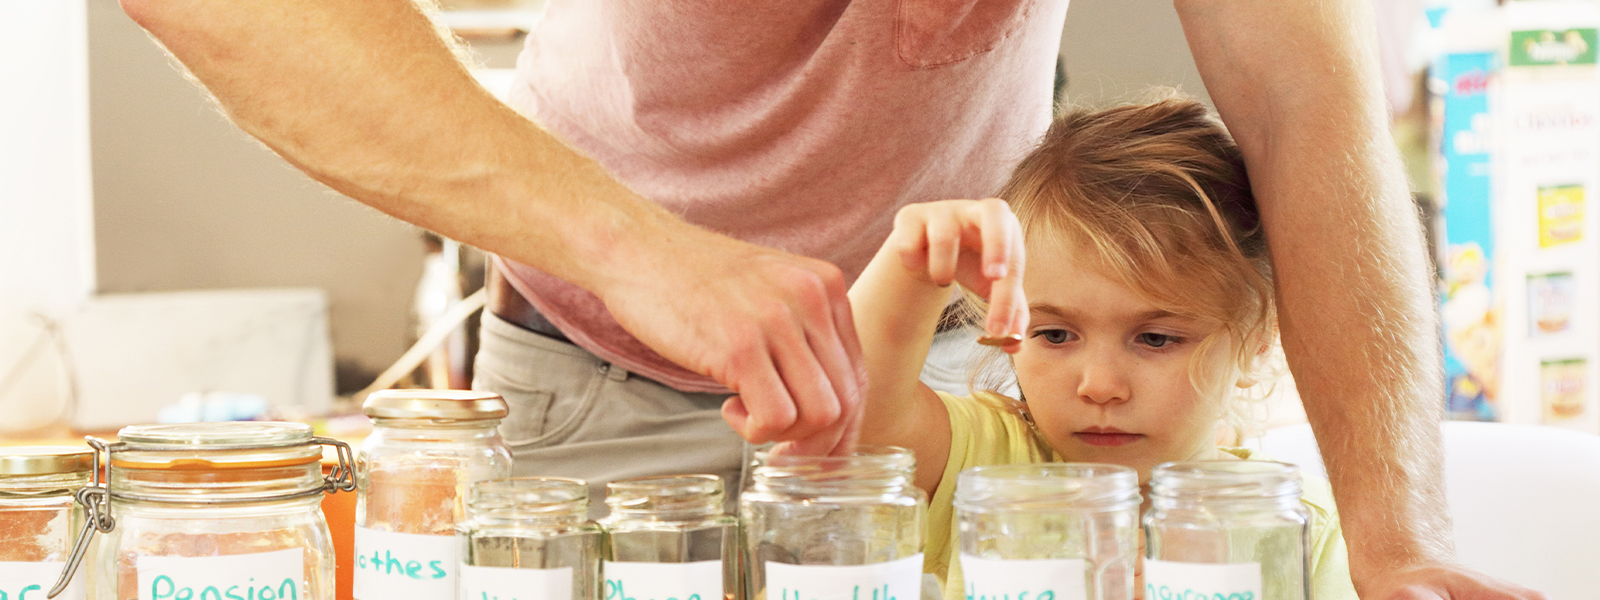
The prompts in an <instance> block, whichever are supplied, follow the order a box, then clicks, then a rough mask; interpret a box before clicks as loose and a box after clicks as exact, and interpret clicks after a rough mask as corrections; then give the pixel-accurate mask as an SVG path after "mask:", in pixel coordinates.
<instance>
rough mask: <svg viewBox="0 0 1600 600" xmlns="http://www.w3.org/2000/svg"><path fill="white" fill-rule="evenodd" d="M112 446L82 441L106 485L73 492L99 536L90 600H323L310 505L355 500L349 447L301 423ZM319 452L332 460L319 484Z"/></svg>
mask: <svg viewBox="0 0 1600 600" xmlns="http://www.w3.org/2000/svg"><path fill="white" fill-rule="evenodd" d="M117 437H118V438H119V441H118V442H117V443H115V444H107V443H105V442H102V441H100V440H95V439H91V440H90V444H91V445H92V446H94V447H95V448H96V449H97V450H100V451H103V452H105V454H106V456H107V457H108V458H107V461H108V464H109V468H108V469H107V473H108V475H109V478H110V479H109V481H108V483H107V484H106V485H105V486H100V485H98V484H99V482H98V481H93V482H92V483H91V485H90V486H89V487H87V488H84V491H83V492H80V495H81V497H82V498H83V500H84V501H85V503H86V504H87V505H88V511H89V512H88V517H89V522H90V526H91V527H94V528H95V529H96V530H98V531H100V532H102V533H104V534H105V537H104V539H103V540H101V545H100V557H99V560H98V561H96V564H95V566H94V569H95V573H94V576H93V577H91V578H90V579H91V580H92V581H94V588H95V589H94V590H93V591H92V592H91V593H90V597H92V598H96V599H104V600H135V599H137V600H166V599H172V600H188V599H190V598H194V599H199V598H234V597H239V598H254V599H256V600H278V599H283V598H293V599H296V600H298V599H310V600H333V598H334V578H333V576H334V572H333V561H334V557H333V541H332V538H331V537H330V535H329V532H328V523H327V521H326V520H325V519H324V518H323V515H322V511H321V509H320V503H321V502H322V496H323V494H324V493H325V492H334V491H341V490H343V491H348V490H352V489H354V487H355V483H354V481H353V479H352V478H351V471H352V469H353V464H352V457H351V452H350V448H349V446H346V445H344V443H342V442H338V441H335V440H328V439H323V438H315V437H312V435H311V426H309V425H304V424H300V423H267V422H262V423H190V424H180V425H140V426H133V427H126V428H123V430H122V431H120V432H118V433H117ZM324 445H330V446H333V447H335V448H336V449H337V451H338V455H339V458H340V461H339V466H338V467H337V468H336V469H335V470H334V472H333V474H332V475H331V476H329V477H326V478H325V477H324V476H323V474H322V465H321V461H322V455H323V446H324ZM86 540H87V537H84V538H80V539H79V542H78V543H79V545H80V548H81V547H82V544H83V542H84V541H86ZM70 568H71V567H70V566H69V569H70Z"/></svg>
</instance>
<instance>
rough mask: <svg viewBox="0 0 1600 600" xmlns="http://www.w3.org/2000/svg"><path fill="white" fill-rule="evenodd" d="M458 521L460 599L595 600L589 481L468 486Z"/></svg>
mask: <svg viewBox="0 0 1600 600" xmlns="http://www.w3.org/2000/svg"><path fill="white" fill-rule="evenodd" d="M467 513H468V515H469V517H470V518H469V519H468V520H467V521H466V522H465V523H462V524H461V528H460V530H461V537H460V540H461V541H460V543H461V557H462V561H461V563H462V564H461V598H463V599H466V598H471V599H475V600H485V599H487V600H494V599H496V598H499V599H501V600H510V599H513V598H539V599H541V600H598V598H599V597H600V596H599V591H600V546H601V545H602V544H603V543H604V539H603V534H602V532H601V530H600V526H599V525H597V524H595V522H594V521H590V520H588V515H589V484H587V483H584V482H583V481H579V480H577V479H562V478H558V477H527V478H518V479H497V480H494V481H482V482H479V483H477V484H475V485H473V486H472V498H471V502H470V504H469V505H468V508H467Z"/></svg>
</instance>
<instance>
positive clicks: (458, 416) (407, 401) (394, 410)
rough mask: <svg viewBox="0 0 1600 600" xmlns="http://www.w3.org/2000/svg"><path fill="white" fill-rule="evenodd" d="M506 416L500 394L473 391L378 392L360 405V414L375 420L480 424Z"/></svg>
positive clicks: (505, 409)
mask: <svg viewBox="0 0 1600 600" xmlns="http://www.w3.org/2000/svg"><path fill="white" fill-rule="evenodd" d="M508 412H509V409H508V408H507V406H506V401H505V399H504V398H501V397H500V395H499V394H494V393H490V392H480V391H473V390H380V391H377V392H373V393H372V395H371V396H367V401H366V402H363V403H362V404H361V413H362V414H364V415H367V416H368V417H372V418H374V419H445V420H452V421H483V420H488V419H503V418H505V416H506V414H507V413H508Z"/></svg>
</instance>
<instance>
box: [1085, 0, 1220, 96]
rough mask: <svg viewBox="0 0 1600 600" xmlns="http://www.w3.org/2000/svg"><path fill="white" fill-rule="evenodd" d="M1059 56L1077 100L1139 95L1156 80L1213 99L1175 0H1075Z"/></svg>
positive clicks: (1160, 83) (1155, 82)
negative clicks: (1185, 32) (1197, 63)
mask: <svg viewBox="0 0 1600 600" xmlns="http://www.w3.org/2000/svg"><path fill="white" fill-rule="evenodd" d="M1061 57H1062V59H1063V60H1064V61H1065V62H1066V67H1067V97H1066V99H1067V101H1068V102H1071V103H1074V104H1082V105H1088V106H1097V105H1101V104H1106V103H1110V102H1116V101H1132V100H1138V99H1140V97H1139V94H1140V93H1141V92H1143V91H1144V90H1146V89H1148V88H1149V87H1150V86H1154V85H1165V86H1171V87H1176V88H1178V89H1180V90H1182V91H1183V92H1185V93H1187V94H1189V95H1192V96H1195V97H1196V98H1199V99H1201V100H1202V101H1204V102H1206V103H1207V104H1210V102H1211V97H1210V96H1208V95H1207V94H1206V91H1205V87H1204V85H1203V84H1201V82H1200V72H1199V71H1198V70H1196V68H1195V66H1194V57H1192V56H1190V54H1189V45H1188V43H1187V42H1185V41H1184V38H1183V26H1182V25H1180V24H1179V23H1178V12H1177V9H1175V8H1173V6H1172V0H1072V5H1071V7H1070V8H1068V9H1067V25H1066V30H1065V31H1064V32H1063V33H1062V35H1061Z"/></svg>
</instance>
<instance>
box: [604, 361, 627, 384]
mask: <svg viewBox="0 0 1600 600" xmlns="http://www.w3.org/2000/svg"><path fill="white" fill-rule="evenodd" d="M601 368H602V369H604V370H605V372H606V379H610V380H612V381H627V380H628V370H627V369H624V368H622V367H619V366H617V365H614V364H611V363H606V364H605V365H603V366H602V367H601Z"/></svg>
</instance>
